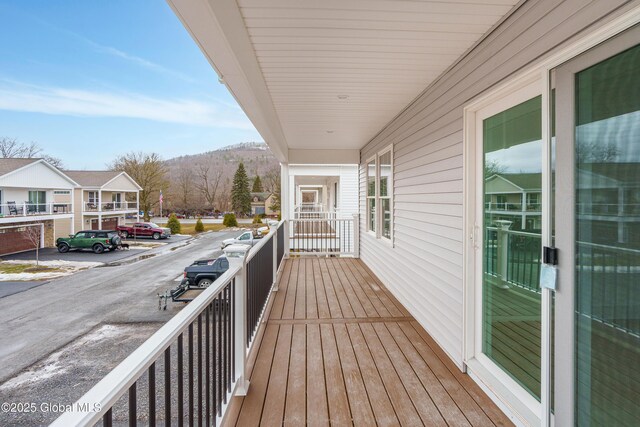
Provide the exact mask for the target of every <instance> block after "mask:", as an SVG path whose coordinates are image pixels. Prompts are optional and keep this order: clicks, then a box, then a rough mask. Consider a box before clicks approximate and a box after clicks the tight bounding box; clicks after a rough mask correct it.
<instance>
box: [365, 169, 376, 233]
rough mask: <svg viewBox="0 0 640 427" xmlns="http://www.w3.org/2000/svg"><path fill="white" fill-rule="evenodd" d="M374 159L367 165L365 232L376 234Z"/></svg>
mask: <svg viewBox="0 0 640 427" xmlns="http://www.w3.org/2000/svg"><path fill="white" fill-rule="evenodd" d="M376 193H377V191H376V159H375V158H373V159H372V160H370V161H369V162H368V163H367V231H372V232H374V233H375V232H376Z"/></svg>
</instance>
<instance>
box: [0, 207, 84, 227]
mask: <svg viewBox="0 0 640 427" xmlns="http://www.w3.org/2000/svg"><path fill="white" fill-rule="evenodd" d="M70 215H73V204H71V203H58V202H49V203H29V202H7V203H2V204H0V222H2V223H7V222H20V221H24V220H36V219H42V218H43V217H51V219H55V218H56V217H69V216H70Z"/></svg>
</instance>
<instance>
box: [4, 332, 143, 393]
mask: <svg viewBox="0 0 640 427" xmlns="http://www.w3.org/2000/svg"><path fill="white" fill-rule="evenodd" d="M131 329H132V327H131V326H129V325H103V326H101V327H100V328H98V329H96V330H94V331H92V332H89V333H88V334H86V335H85V336H83V337H82V338H80V339H78V340H76V341H74V342H73V343H72V344H70V345H67V346H65V347H64V348H63V349H62V350H60V351H57V352H55V353H52V354H51V355H50V356H49V357H47V358H46V359H45V360H43V361H42V362H38V363H37V364H36V365H34V366H32V367H31V368H29V369H28V370H26V371H24V372H22V373H20V374H18V375H17V376H15V377H13V378H11V379H10V380H9V381H7V382H5V383H4V384H2V385H0V390H11V389H14V388H16V387H20V386H23V385H25V384H30V383H35V382H38V381H42V380H46V379H48V378H52V377H54V376H56V375H60V374H63V373H65V372H67V370H68V369H69V367H70V362H69V360H70V358H73V355H74V353H76V351H77V350H78V349H80V348H82V347H83V346H85V345H87V344H91V343H94V342H98V341H101V340H105V339H112V338H115V337H118V336H121V335H124V334H127V333H129V332H130V330H131Z"/></svg>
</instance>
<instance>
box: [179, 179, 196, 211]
mask: <svg viewBox="0 0 640 427" xmlns="http://www.w3.org/2000/svg"><path fill="white" fill-rule="evenodd" d="M193 180H194V176H193V172H191V169H188V168H184V169H180V172H179V173H178V178H177V180H176V185H177V187H178V194H177V196H178V200H180V205H181V208H182V209H183V210H184V211H185V213H186V211H187V210H189V208H190V207H191V204H190V203H191V199H192V195H193V185H194V184H193Z"/></svg>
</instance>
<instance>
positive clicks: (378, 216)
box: [364, 144, 395, 247]
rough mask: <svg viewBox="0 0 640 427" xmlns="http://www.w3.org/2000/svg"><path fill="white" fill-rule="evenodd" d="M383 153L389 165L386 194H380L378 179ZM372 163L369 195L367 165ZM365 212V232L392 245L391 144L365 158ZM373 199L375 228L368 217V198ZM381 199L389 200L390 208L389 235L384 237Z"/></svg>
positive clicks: (392, 171) (380, 175)
mask: <svg viewBox="0 0 640 427" xmlns="http://www.w3.org/2000/svg"><path fill="white" fill-rule="evenodd" d="M385 154H389V157H390V159H389V163H390V166H391V169H390V172H389V177H388V179H389V182H388V183H387V196H380V180H381V177H382V174H381V173H380V170H381V169H380V157H382V156H384V155H385ZM371 163H373V164H374V170H375V176H374V179H375V194H374V195H373V196H370V195H369V165H370V164H371ZM364 167H365V214H366V224H367V228H366V230H367V233H368V234H369V235H371V236H374V237H375V238H376V239H378V240H380V241H383V242H386V243H387V244H390V245H391V246H392V247H393V246H394V228H395V227H394V226H393V224H394V218H395V215H394V208H393V207H394V204H393V173H394V167H393V144H389V145H387V146H386V147H384V148H382V149H381V150H379V151H377V152H376V153H375V154H374V155H373V156H371V157H369V158H368V159H367V161H366V162H365V165H364ZM370 199H373V200H374V208H375V211H376V212H375V218H374V224H375V230H372V229H370V227H369V225H370V224H369V218H370V213H369V200H370ZM381 200H389V210H390V219H389V237H385V236H383V235H382V228H383V225H384V213H383V212H382V210H381V209H380V206H381Z"/></svg>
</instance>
